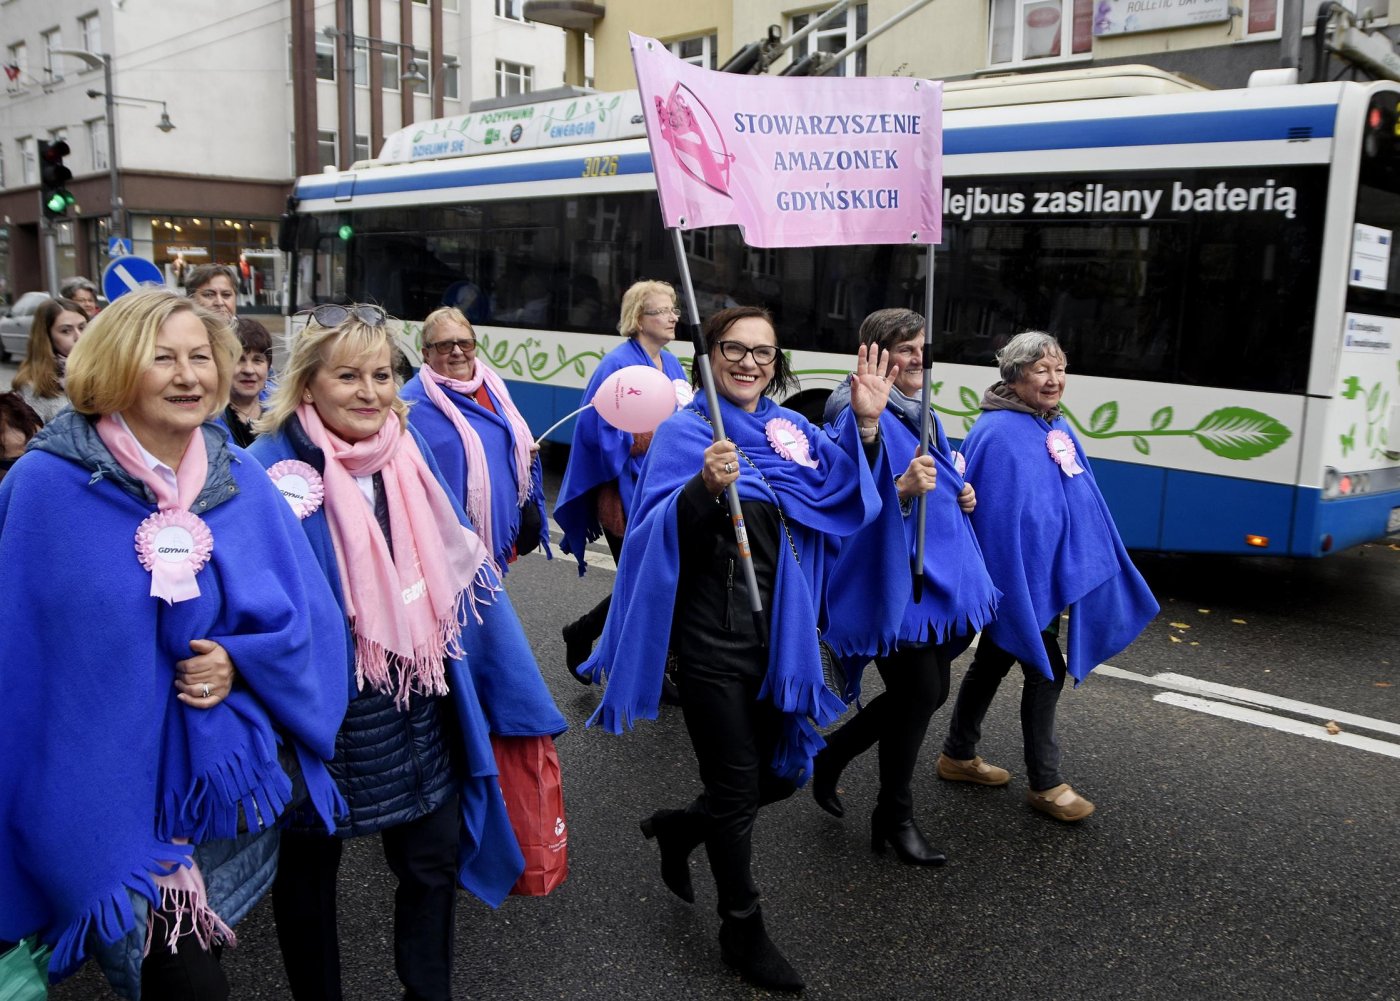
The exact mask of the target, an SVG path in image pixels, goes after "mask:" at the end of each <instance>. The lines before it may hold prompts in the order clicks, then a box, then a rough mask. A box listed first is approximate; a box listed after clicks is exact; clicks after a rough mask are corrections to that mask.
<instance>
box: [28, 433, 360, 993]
mask: <svg viewBox="0 0 1400 1001" xmlns="http://www.w3.org/2000/svg"><path fill="white" fill-rule="evenodd" d="M203 433H204V435H205V443H206V448H207V451H208V454H209V478H208V479H207V480H206V484H205V488H204V491H203V492H202V493H201V494H200V498H199V500H198V501H196V503H195V504H194V506H193V507H192V510H193V512H194V513H195V514H197V515H199V516H200V517H201V518H202V519H203V520H204V522H205V523H206V524H207V525H208V526H209V529H210V531H211V533H212V534H213V538H214V549H213V553H212V555H211V557H210V560H209V563H208V564H206V565H205V567H204V568H203V569H202V570H201V571H200V572H199V574H198V576H197V578H196V581H197V583H198V585H199V590H200V594H199V596H198V597H197V598H193V599H190V600H188V601H182V602H179V603H177V604H174V605H167V604H165V603H164V602H163V601H161V600H160V599H157V598H153V597H151V596H150V586H151V575H150V573H149V572H147V571H146V570H145V569H144V568H143V567H142V566H141V564H140V562H139V561H138V559H137V554H136V547H135V544H134V537H135V534H136V528H137V526H138V525H140V524H141V522H142V521H143V520H144V519H145V518H146V517H147V516H148V515H150V514H151V513H153V512H154V511H155V504H154V501H153V499H144V498H142V497H138V496H137V495H136V494H134V493H132V492H130V491H129V490H128V489H127V487H132V488H135V489H139V490H142V491H144V489H145V488H144V487H140V486H139V485H137V484H136V482H135V481H134V480H133V479H132V478H131V477H130V476H129V475H127V474H126V473H125V472H124V471H122V470H121V469H120V467H118V466H117V463H116V461H115V460H114V459H112V457H111V455H110V453H108V452H107V451H106V448H105V446H103V445H102V443H101V441H100V440H99V439H98V438H97V435H96V432H95V431H94V430H93V428H92V422H91V421H90V420H89V419H88V418H85V417H83V416H82V415H80V414H77V413H74V412H71V411H70V412H68V413H66V414H64V415H61V416H60V417H59V418H57V419H55V420H54V421H53V422H52V423H51V424H49V425H48V426H47V427H46V428H45V429H44V430H43V431H42V432H41V435H40V437H38V438H36V439H35V442H34V443H33V444H32V445H31V451H30V452H29V453H28V454H27V455H26V456H25V457H24V458H23V459H21V460H20V461H19V462H18V463H17V464H16V465H15V467H14V469H13V471H12V472H11V473H10V474H9V475H8V476H7V477H6V478H5V481H4V483H3V484H0V594H3V595H4V596H5V600H4V601H3V602H0V832H3V834H0V939H7V940H11V941H13V940H18V939H19V938H21V937H23V936H25V935H28V934H31V933H36V932H37V933H38V935H39V937H40V939H41V940H42V941H43V942H45V943H46V944H49V945H52V946H53V947H54V953H53V957H52V960H51V965H50V969H51V971H52V973H53V975H54V977H55V979H57V978H61V977H63V976H66V975H67V974H69V973H71V972H72V971H73V970H74V969H76V968H77V966H78V965H79V964H80V963H81V962H82V960H83V958H84V955H85V952H86V949H87V948H88V945H89V942H88V939H87V936H88V933H89V932H92V933H94V934H95V935H96V936H97V938H98V939H100V940H101V941H102V942H107V943H110V942H114V941H116V940H117V939H118V938H121V937H123V936H125V935H126V934H128V933H129V932H131V931H132V930H133V928H134V927H135V918H134V915H133V910H132V902H131V899H130V897H129V896H128V891H131V892H133V893H135V894H137V895H139V896H140V897H144V898H145V899H146V900H147V901H149V902H151V903H155V902H157V901H158V900H159V892H158V890H157V888H156V886H155V885H154V884H153V882H152V879H151V876H152V874H153V873H160V872H165V871H169V869H170V868H171V867H172V866H173V865H174V864H176V863H181V864H187V860H188V858H189V854H190V848H189V846H188V845H175V844H173V843H172V839H174V838H176V837H183V838H188V839H189V840H190V841H192V842H195V843H200V842H203V841H206V840H209V839H216V838H226V837H232V836H233V835H234V834H235V833H236V831H237V826H238V817H239V813H240V811H241V812H242V814H243V815H244V816H245V817H246V818H247V819H248V822H249V824H250V825H253V826H256V825H257V823H258V820H259V819H261V821H262V822H263V823H264V824H271V822H272V821H273V820H274V818H275V817H276V816H277V815H278V814H279V813H281V812H282V810H283V809H284V808H285V807H286V806H287V805H288V800H289V798H290V795H291V782H290V780H289V778H288V776H287V775H286V773H285V772H284V771H283V769H282V767H281V765H280V764H279V762H278V756H277V744H278V742H279V739H287V740H290V741H291V743H292V746H293V748H294V749H295V750H296V752H297V756H298V758H299V759H300V763H301V766H302V771H303V773H304V775H305V777H306V780H307V784H308V786H309V787H311V788H312V789H313V790H319V794H313V801H316V802H317V805H318V807H319V808H320V809H321V812H322V819H323V820H326V821H327V823H328V825H329V826H330V827H331V828H333V827H334V824H333V823H331V822H330V818H329V817H328V816H327V814H328V812H330V811H333V810H334V809H335V805H334V804H333V800H334V799H335V798H336V797H335V793H334V788H333V786H332V785H331V783H330V779H329V776H328V775H327V773H326V770H325V766H324V764H323V761H324V760H325V759H329V758H330V757H331V756H332V754H333V753H334V741H335V732H336V729H337V728H338V727H339V725H340V720H341V719H342V717H343V716H344V714H345V705H346V687H345V676H344V662H345V656H346V652H345V645H344V644H345V639H344V629H343V627H342V625H341V619H342V617H341V615H340V612H339V609H338V608H337V607H336V604H335V600H334V598H333V597H332V595H331V591H330V588H328V587H326V586H325V581H324V579H323V578H322V577H321V575H320V573H319V570H318V569H317V567H316V565H315V561H314V558H313V556H312V554H311V550H310V547H309V546H307V544H306V539H305V537H304V536H303V535H302V533H301V531H300V529H299V528H298V526H297V523H296V518H295V517H293V516H292V513H291V510H290V508H289V507H288V505H287V502H286V501H285V500H283V499H282V496H281V495H280V494H279V493H278V492H277V490H276V489H275V488H274V487H273V485H272V483H271V482H270V481H269V480H268V478H267V475H266V474H265V473H264V471H263V469H262V468H261V467H260V466H259V465H258V464H257V463H256V462H253V461H251V460H250V459H248V457H247V456H246V454H245V453H244V452H243V451H242V450H241V449H238V448H234V447H231V446H229V445H227V439H226V435H225V432H224V431H223V430H222V429H219V428H216V427H214V426H213V425H212V424H206V425H205V426H204V428H203ZM194 639H210V640H213V641H214V642H216V643H218V644H220V645H221V646H223V647H224V648H225V649H226V650H227V651H228V654H229V657H230V659H231V660H232V661H233V663H234V666H235V669H236V671H237V676H236V680H235V683H234V688H233V691H232V692H231V693H230V694H229V695H228V697H227V698H225V699H224V700H222V701H221V702H220V703H218V704H217V705H215V706H214V707H213V708H211V709H196V708H191V707H189V706H186V705H184V704H183V703H182V702H180V701H179V700H177V699H176V697H175V696H176V689H175V687H174V678H175V666H174V665H175V662H176V661H179V660H184V659H186V658H188V657H190V656H192V653H191V650H190V646H189V643H190V640H194ZM274 728H276V729H275V730H274ZM339 805H340V806H341V807H343V803H342V804H339Z"/></svg>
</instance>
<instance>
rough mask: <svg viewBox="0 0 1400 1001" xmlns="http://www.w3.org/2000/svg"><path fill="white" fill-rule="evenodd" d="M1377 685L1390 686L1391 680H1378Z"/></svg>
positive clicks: (1378, 686) (1379, 686) (1380, 686)
mask: <svg viewBox="0 0 1400 1001" xmlns="http://www.w3.org/2000/svg"><path fill="white" fill-rule="evenodd" d="M1376 687H1377V688H1389V687H1390V682H1388V681H1377V682H1376Z"/></svg>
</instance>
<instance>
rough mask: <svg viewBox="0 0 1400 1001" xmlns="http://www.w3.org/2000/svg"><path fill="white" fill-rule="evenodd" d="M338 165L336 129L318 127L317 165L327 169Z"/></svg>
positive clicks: (318, 167)
mask: <svg viewBox="0 0 1400 1001" xmlns="http://www.w3.org/2000/svg"><path fill="white" fill-rule="evenodd" d="M336 165H337V159H336V136H335V129H318V130H317V132H316V167H317V169H318V170H325V169H326V168H327V167H334V166H336Z"/></svg>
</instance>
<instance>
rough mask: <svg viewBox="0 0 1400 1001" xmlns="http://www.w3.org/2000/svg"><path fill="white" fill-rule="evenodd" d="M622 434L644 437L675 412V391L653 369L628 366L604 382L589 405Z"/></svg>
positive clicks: (664, 376) (667, 381) (645, 366)
mask: <svg viewBox="0 0 1400 1001" xmlns="http://www.w3.org/2000/svg"><path fill="white" fill-rule="evenodd" d="M589 402H590V403H591V404H592V406H593V409H594V410H597V411H598V416H599V417H601V418H603V420H605V421H607V422H608V423H609V424H611V425H612V426H613V427H615V428H617V429H618V430H619V431H626V432H628V433H629V434H641V433H643V432H647V431H655V430H656V428H657V426H658V425H659V424H660V423H661V422H662V421H664V420H665V419H666V418H667V417H670V416H671V415H672V414H673V413H675V412H676V387H675V386H674V385H672V384H671V380H670V379H669V378H667V376H666V375H665V373H663V372H662V371H661V370H660V369H656V368H652V367H651V366H650V365H628V366H627V367H626V368H620V369H618V370H617V371H616V372H614V373H613V374H612V375H610V376H608V377H607V378H606V379H604V380H603V382H602V384H601V385H600V386H599V387H598V392H597V393H595V394H594V395H593V399H592V400H590V401H589Z"/></svg>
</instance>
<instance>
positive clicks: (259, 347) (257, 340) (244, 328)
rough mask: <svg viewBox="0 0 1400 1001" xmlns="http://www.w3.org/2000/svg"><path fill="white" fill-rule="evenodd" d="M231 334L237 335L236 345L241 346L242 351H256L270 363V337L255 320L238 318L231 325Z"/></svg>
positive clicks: (265, 329)
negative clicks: (265, 356)
mask: <svg viewBox="0 0 1400 1001" xmlns="http://www.w3.org/2000/svg"><path fill="white" fill-rule="evenodd" d="M233 332H234V333H235V334H237V335H238V343H239V344H241V345H243V350H244V351H256V352H258V353H259V354H264V355H267V360H268V361H272V335H271V334H269V333H268V332H267V328H266V327H264V326H263V325H262V324H261V323H259V322H258V321H257V320H254V319H251V318H249V317H246V316H240V317H239V318H238V319H237V320H236V321H235V322H234V324H233Z"/></svg>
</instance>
